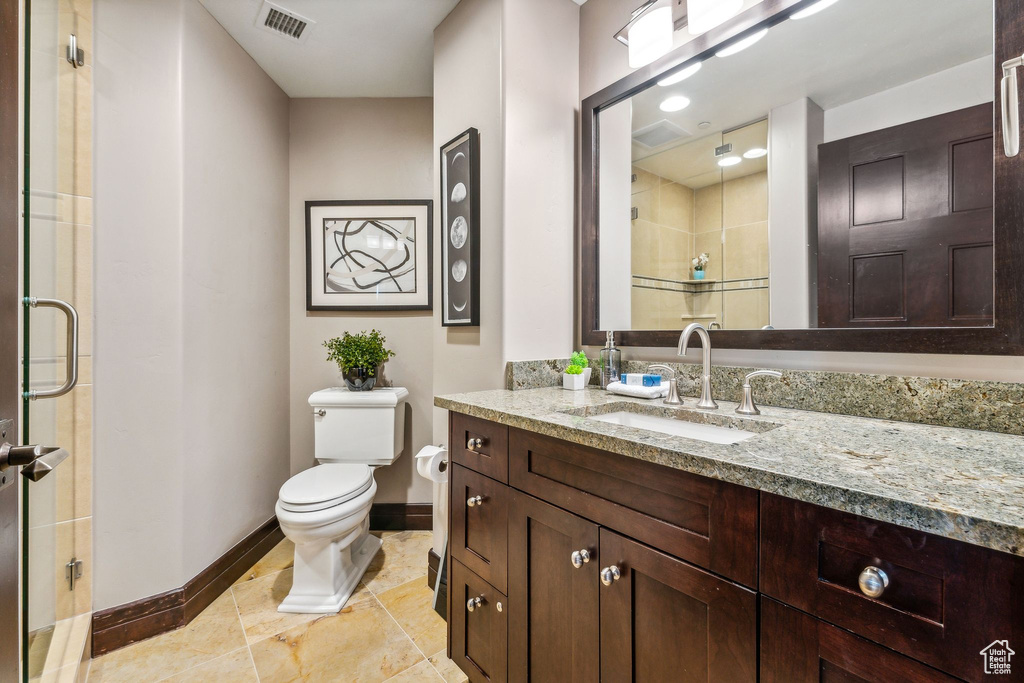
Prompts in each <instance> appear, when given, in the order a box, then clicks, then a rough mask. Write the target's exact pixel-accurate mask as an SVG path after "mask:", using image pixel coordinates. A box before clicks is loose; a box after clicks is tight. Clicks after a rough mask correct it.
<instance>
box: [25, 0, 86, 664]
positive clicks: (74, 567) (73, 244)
mask: <svg viewBox="0 0 1024 683" xmlns="http://www.w3.org/2000/svg"><path fill="white" fill-rule="evenodd" d="M25 9H26V12H25V33H24V52H23V60H24V68H25V72H24V83H25V88H24V97H25V112H24V126H25V161H24V167H23V183H24V189H25V192H24V203H25V204H24V211H23V217H24V220H23V236H22V240H23V241H22V248H23V260H22V268H23V276H24V277H23V295H24V296H25V297H37V298H49V299H60V300H63V301H66V302H68V303H70V304H71V305H73V306H74V307H75V308H76V309H78V311H79V314H80V316H81V319H82V321H83V323H86V325H87V321H88V320H89V319H90V317H91V315H90V311H89V309H90V308H91V276H92V267H91V260H92V255H91V254H92V252H91V244H92V228H91V224H92V200H91V195H92V187H91V186H92V178H91V164H92V155H91V138H92V130H91V117H92V84H91V81H92V78H91V69H90V67H89V66H88V63H89V61H91V47H92V46H91V35H92V2H91V0H31V2H26V3H25ZM72 36H74V37H73V38H72ZM71 43H77V45H76V47H77V48H78V49H81V50H82V55H83V56H84V59H82V60H78V59H76V60H75V61H76V63H74V64H73V63H72V62H70V61H69V60H68V55H69V52H68V47H69V45H70V44H71ZM78 55H79V53H78V52H77V51H76V52H75V56H76V57H77V56H78ZM79 61H81V62H84V63H79ZM82 331H83V332H84V333H85V334H83V335H82V336H81V341H82V347H83V349H82V353H81V354H80V362H81V367H80V370H79V376H80V380H79V385H78V386H77V387H76V388H75V389H74V390H72V391H71V392H70V393H67V394H65V395H63V396H60V397H51V398H43V397H40V398H38V399H34V400H33V399H30V398H29V397H28V396H27V393H28V392H32V391H45V390H48V389H53V388H55V387H59V386H61V385H62V384H63V383H64V381H65V377H66V372H67V367H68V353H69V351H70V350H69V348H68V345H67V343H66V337H67V321H66V318H65V316H64V314H62V313H61V312H60V311H58V310H56V309H53V308H43V307H39V308H29V307H27V306H26V307H25V308H24V317H23V322H22V334H23V348H22V366H23V388H24V391H25V392H26V396H25V397H24V399H23V401H24V403H23V411H22V431H21V434H22V438H23V441H24V443H26V444H29V443H31V444H43V445H54V446H61V447H63V448H65V449H66V450H67V451H69V453H70V454H71V455H70V457H69V458H68V459H67V460H66V461H65V462H64V463H63V464H62V465H60V466H59V467H57V468H56V469H55V470H54V471H53V472H52V473H50V474H49V475H47V476H45V477H43V478H42V479H40V480H39V481H37V482H29V481H28V480H25V483H24V488H23V491H22V501H23V528H22V533H23V546H22V547H23V552H24V556H23V574H22V576H23V601H22V608H23V621H22V624H23V629H24V633H23V644H24V645H23V646H24V652H23V660H24V666H23V675H24V680H25V681H29V680H33V679H39V678H43V679H48V678H51V677H55V674H56V671H57V670H58V669H61V668H62V667H67V666H68V665H69V662H71V663H74V662H77V661H79V660H80V659H81V656H82V653H83V648H84V645H85V642H84V640H85V636H86V635H87V633H88V630H87V629H85V628H83V625H84V622H85V620H87V619H88V618H89V615H88V612H89V610H90V609H91V595H90V590H89V587H90V583H89V581H88V576H87V572H88V570H89V569H90V567H89V560H90V559H91V545H92V538H91V521H92V518H91V515H92V501H91V495H90V490H91V475H90V471H91V455H90V449H91V418H92V415H91V412H92V409H91V401H90V398H91V389H92V387H91V385H90V382H91V364H90V363H89V362H88V361H89V360H90V359H89V358H87V357H83V356H85V355H86V354H88V353H89V343H88V334H87V332H88V327H87V326H83V330H82ZM79 560H84V561H83V562H82V564H81V565H78V564H76V563H77V562H78V561H79ZM61 673H62V674H65V673H66V672H64V671H62V672H61Z"/></svg>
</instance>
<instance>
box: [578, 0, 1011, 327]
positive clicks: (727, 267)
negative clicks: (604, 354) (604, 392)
mask: <svg viewBox="0 0 1024 683" xmlns="http://www.w3.org/2000/svg"><path fill="white" fill-rule="evenodd" d="M992 9H993V8H992V4H991V2H956V3H953V2H950V3H935V2H931V1H930V0H900V2H898V3H892V2H889V1H888V0H840V1H839V2H837V3H835V4H833V5H831V6H830V7H828V8H827V9H825V10H824V11H821V12H818V13H816V14H813V15H810V16H807V17H806V18H802V19H799V20H797V19H788V20H785V21H782V22H780V23H777V24H775V25H774V26H772V27H771V28H770V29H768V30H767V32H766V33H764V35H763V36H762V37H761V38H760V39H759V40H756V41H745V42H746V43H747V46H746V47H745V48H744V49H742V50H739V51H736V50H734V49H730V47H729V46H727V47H726V48H725V49H720V50H718V51H717V53H715V54H712V55H711V56H705V57H704V61H703V62H691V63H686V64H681V65H679V66H677V67H675V68H674V69H673V70H672V71H669V72H666V73H663V74H662V75H661V78H660V79H659V80H658V81H657V82H656V83H653V84H652V85H651V86H650V87H648V88H646V89H645V90H642V91H641V92H639V93H637V94H635V95H634V96H633V97H631V98H629V99H624V100H621V101H619V102H616V103H614V104H612V105H611V106H608V107H605V108H603V109H601V110H600V111H599V112H598V119H597V127H598V133H597V144H598V146H599V150H600V153H599V154H597V155H596V157H597V159H598V168H597V177H598V185H597V189H598V192H597V216H598V230H599V240H598V258H599V282H598V286H599V296H598V301H599V310H598V316H599V321H600V328H599V329H615V330H677V329H682V328H683V327H685V326H686V325H687V324H689V323H691V322H695V321H696V322H700V323H702V324H704V325H705V326H706V327H712V326H714V327H719V326H721V327H723V328H724V329H736V330H743V329H762V328H766V327H768V326H770V327H772V328H775V329H784V328H788V329H807V328H856V327H953V326H989V325H991V324H992V320H993V237H992V235H993V223H992V206H993V184H992V174H993V161H992V159H993V134H992V130H993V128H992V119H993V112H992V99H993V69H994V67H993V63H992V52H993V29H992V25H993V14H992ZM879 17H885V21H884V22H879V20H878V18H879ZM866 26H870V27H874V28H873V29H872V30H865V28H864V27H866ZM754 35H758V34H756V33H755V34H754ZM698 64H699V66H698Z"/></svg>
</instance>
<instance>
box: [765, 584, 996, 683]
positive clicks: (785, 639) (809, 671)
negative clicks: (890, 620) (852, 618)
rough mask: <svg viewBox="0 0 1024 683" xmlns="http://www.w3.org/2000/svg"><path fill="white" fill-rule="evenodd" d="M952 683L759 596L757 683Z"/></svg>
mask: <svg viewBox="0 0 1024 683" xmlns="http://www.w3.org/2000/svg"><path fill="white" fill-rule="evenodd" d="M979 661H980V660H979ZM956 680H958V679H956V678H951V677H950V676H946V675H945V674H943V673H940V672H939V671H937V670H935V669H932V668H931V667H928V666H925V665H924V664H921V663H920V662H916V661H914V660H913V659H910V658H908V657H904V656H903V655H900V654H897V653H895V652H893V651H892V650H887V649H885V648H884V647H881V646H880V645H875V644H874V643H872V642H870V641H868V640H865V639H864V638H858V637H857V636H855V635H853V634H852V633H848V632H847V631H844V630H843V629H841V628H837V627H835V626H832V625H831V624H827V623H825V622H824V621H819V620H817V619H815V618H814V617H812V616H810V615H807V614H804V613H803V612H798V611H797V610H795V609H793V608H792V607H786V606H785V605H783V604H781V603H778V602H775V601H774V600H772V599H770V598H766V597H763V596H762V598H761V683H815V682H820V683H854V682H855V681H860V682H862V683H888V682H889V681H907V683H925V682H927V683H941V682H945V681H949V682H950V683H952V682H953V681H956Z"/></svg>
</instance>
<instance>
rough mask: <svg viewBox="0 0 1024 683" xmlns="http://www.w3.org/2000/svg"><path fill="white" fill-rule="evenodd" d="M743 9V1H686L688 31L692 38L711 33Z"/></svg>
mask: <svg viewBox="0 0 1024 683" xmlns="http://www.w3.org/2000/svg"><path fill="white" fill-rule="evenodd" d="M742 8H743V0H686V30H687V31H689V32H690V35H691V36H699V35H700V34H702V33H705V32H706V31H710V30H711V29H713V28H714V27H716V26H718V25H719V24H721V23H722V22H724V21H727V20H728V19H731V18H732V17H733V16H735V15H736V13H737V12H739V11H740V10H741V9H742Z"/></svg>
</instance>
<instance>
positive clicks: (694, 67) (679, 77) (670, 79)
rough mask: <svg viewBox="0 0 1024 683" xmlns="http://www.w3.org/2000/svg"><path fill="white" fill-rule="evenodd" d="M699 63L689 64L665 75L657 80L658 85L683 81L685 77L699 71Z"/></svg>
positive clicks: (663, 85)
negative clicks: (669, 74) (680, 69)
mask: <svg viewBox="0 0 1024 683" xmlns="http://www.w3.org/2000/svg"><path fill="white" fill-rule="evenodd" d="M701 64H702V62H697V63H696V64H691V65H690V66H688V67H686V68H685V69H683V70H682V71H677V72H676V73H674V74H672V75H671V76H666V77H665V78H663V79H661V80H660V81H658V85H660V86H662V87H665V86H669V85H675V84H676V83H681V82H682V81H685V80H686V79H687V78H689V77H690V76H692V75H694V74H695V73H697V72H698V71H700V66H701Z"/></svg>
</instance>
